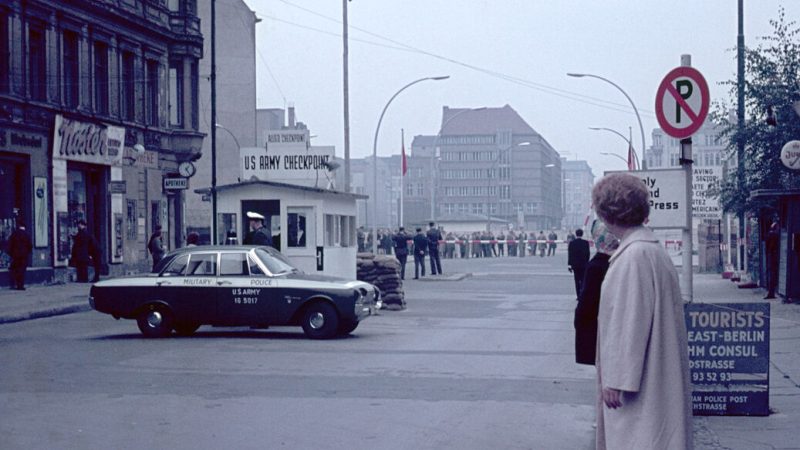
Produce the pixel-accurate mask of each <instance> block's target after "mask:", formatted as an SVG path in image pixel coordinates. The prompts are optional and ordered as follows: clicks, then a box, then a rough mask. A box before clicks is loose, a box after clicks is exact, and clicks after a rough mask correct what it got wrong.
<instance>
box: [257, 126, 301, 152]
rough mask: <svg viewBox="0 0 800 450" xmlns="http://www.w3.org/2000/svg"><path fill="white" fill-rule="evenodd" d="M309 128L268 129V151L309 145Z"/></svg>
mask: <svg viewBox="0 0 800 450" xmlns="http://www.w3.org/2000/svg"><path fill="white" fill-rule="evenodd" d="M308 137H309V134H308V130H268V131H267V137H266V140H265V143H264V148H265V149H267V151H272V150H279V149H287V148H294V149H295V150H297V149H305V148H308V147H309V141H308Z"/></svg>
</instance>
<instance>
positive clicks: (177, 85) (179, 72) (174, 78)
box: [168, 61, 183, 127]
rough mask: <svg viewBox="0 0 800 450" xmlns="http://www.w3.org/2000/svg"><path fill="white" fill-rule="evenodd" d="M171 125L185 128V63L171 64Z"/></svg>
mask: <svg viewBox="0 0 800 450" xmlns="http://www.w3.org/2000/svg"><path fill="white" fill-rule="evenodd" d="M168 108H169V124H170V125H172V126H175V127H182V126H183V62H182V61H170V63H169V106H168Z"/></svg>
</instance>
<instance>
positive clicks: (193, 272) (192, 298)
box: [156, 252, 218, 324]
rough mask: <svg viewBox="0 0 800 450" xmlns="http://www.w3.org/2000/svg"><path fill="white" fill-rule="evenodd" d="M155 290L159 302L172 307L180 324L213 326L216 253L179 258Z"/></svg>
mask: <svg viewBox="0 0 800 450" xmlns="http://www.w3.org/2000/svg"><path fill="white" fill-rule="evenodd" d="M156 286H157V287H156V292H157V293H158V295H159V298H161V299H162V300H164V301H165V302H167V303H168V304H169V305H170V308H171V309H172V311H173V313H174V314H175V320H176V321H177V322H184V323H199V324H210V323H214V314H215V312H216V290H217V287H218V286H217V253H216V252H199V253H195V252H193V253H186V254H184V255H180V256H177V257H176V258H175V259H174V260H173V261H172V262H170V264H169V265H168V266H167V267H166V268H165V269H164V271H163V272H162V273H161V275H160V277H159V279H158V281H157V282H156Z"/></svg>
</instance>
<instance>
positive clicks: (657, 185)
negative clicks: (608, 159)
mask: <svg viewBox="0 0 800 450" xmlns="http://www.w3.org/2000/svg"><path fill="white" fill-rule="evenodd" d="M615 172H619V171H613V172H606V174H609V173H615ZM619 173H627V174H631V175H634V176H636V177H638V178H639V179H641V180H642V183H644V184H645V186H647V190H648V191H649V192H650V216H649V218H648V221H647V226H648V227H650V228H665V229H666V228H688V226H689V225H688V224H687V217H686V213H687V211H686V208H687V207H688V205H686V203H687V199H686V172H685V171H684V170H683V169H664V170H636V171H625V172H619Z"/></svg>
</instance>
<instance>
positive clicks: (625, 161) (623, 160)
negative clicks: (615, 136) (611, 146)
mask: <svg viewBox="0 0 800 450" xmlns="http://www.w3.org/2000/svg"><path fill="white" fill-rule="evenodd" d="M600 154H601V155H605V156H616V157H617V158H619V159H621V160H622V162H624V163H625V164H626V165H627V164H628V160H626V159H625V158H623V157H622V155H620V154H619V153H612V152H600Z"/></svg>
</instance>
